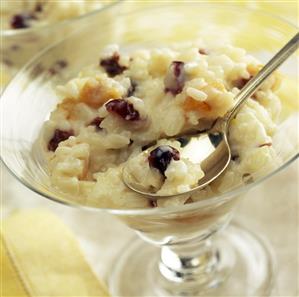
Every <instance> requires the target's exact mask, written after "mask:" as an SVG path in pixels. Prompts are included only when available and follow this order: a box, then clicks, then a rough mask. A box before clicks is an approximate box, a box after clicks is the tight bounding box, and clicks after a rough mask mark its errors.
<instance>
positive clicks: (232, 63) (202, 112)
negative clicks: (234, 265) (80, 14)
mask: <svg viewBox="0 0 299 297" xmlns="http://www.w3.org/2000/svg"><path fill="white" fill-rule="evenodd" d="M261 67H262V65H261V63H260V62H259V61H258V60H256V59H255V58H254V57H253V56H251V55H249V54H247V53H246V51H245V50H243V49H241V48H236V47H233V46H231V45H230V44H221V45H217V44H210V43H207V42H205V41H204V40H199V41H196V42H190V43H180V44H174V45H171V46H167V47H163V46H160V47H155V48H153V47H151V48H144V49H134V50H132V51H129V52H128V51H125V50H124V49H121V48H119V47H118V46H117V45H110V46H108V47H106V48H105V49H104V50H103V51H102V52H101V53H100V55H99V62H98V64H96V65H93V66H90V67H86V68H85V69H83V70H82V71H81V72H80V73H79V75H78V77H76V78H74V79H72V80H70V81H69V82H68V83H66V84H65V85H63V86H58V87H57V94H58V96H59V98H60V101H59V103H58V105H57V107H56V109H55V110H54V111H53V112H52V113H51V115H50V118H49V120H48V121H46V122H45V124H44V127H43V130H42V136H41V139H40V140H41V143H42V147H43V151H44V153H45V156H46V159H47V164H48V171H49V174H50V178H51V182H52V184H53V186H55V187H56V188H58V189H59V190H60V191H61V192H64V193H67V194H69V195H70V196H71V197H73V199H74V201H75V202H77V203H82V204H85V205H89V206H96V207H107V208H146V207H156V206H158V207H166V206H170V205H181V204H186V203H192V202H194V201H198V200H200V199H204V198H207V197H209V196H213V195H215V194H218V193H222V192H225V191H227V190H229V189H231V188H233V187H235V186H237V185H240V184H244V183H248V182H251V181H252V180H254V179H256V178H257V177H259V176H261V175H264V174H265V173H267V172H269V171H271V170H272V169H273V168H276V167H277V166H278V165H279V164H280V163H281V160H280V159H279V157H278V155H277V153H276V152H275V150H274V148H273V146H272V137H273V135H274V133H275V131H276V123H277V121H278V118H279V114H280V109H281V103H280V99H279V97H278V96H277V94H276V90H277V89H278V88H279V85H280V76H279V75H278V74H276V73H275V74H274V75H272V76H271V77H270V78H269V79H268V80H267V81H266V82H265V83H264V84H263V85H262V87H261V88H260V89H259V90H258V91H257V92H256V93H255V94H254V95H253V96H252V97H251V98H250V99H248V101H247V103H246V104H245V106H244V108H242V110H241V111H240V112H239V113H238V114H237V116H236V117H235V119H233V120H232V122H231V125H230V131H229V142H230V145H231V148H232V161H231V163H230V165H229V167H228V169H227V170H226V171H225V173H224V174H223V175H222V176H221V177H220V178H218V179H217V180H216V181H215V182H213V183H212V184H210V185H209V186H207V187H206V188H204V189H203V190H201V191H198V192H196V193H193V194H192V195H190V194H184V195H180V196H174V197H170V198H162V199H158V200H157V201H155V202H152V201H150V200H148V199H147V198H145V197H144V196H142V195H140V194H137V193H135V192H133V191H131V190H130V189H128V188H127V187H126V186H125V185H124V183H123V182H122V168H123V166H124V164H125V163H127V165H128V168H129V171H130V172H131V173H132V175H133V176H134V178H135V179H136V181H138V182H140V183H141V184H142V185H143V186H145V187H146V188H148V189H151V190H153V189H154V190H155V191H157V193H163V194H171V193H173V192H184V191H186V190H188V189H190V187H192V186H194V184H195V183H196V182H197V181H198V179H200V178H202V177H203V176H204V172H203V171H202V170H201V168H200V166H198V165H197V164H193V163H192V162H191V161H189V160H188V159H186V158H183V157H182V156H181V154H180V151H181V149H182V147H183V146H184V145H185V139H184V137H182V135H183V134H184V133H188V132H190V131H205V130H207V129H209V128H210V127H212V125H213V123H215V120H217V119H218V118H219V117H223V116H224V115H225V114H226V113H227V112H228V111H229V110H230V109H231V108H232V107H233V106H234V98H235V95H236V94H237V93H238V92H239V91H240V89H241V88H242V87H243V86H244V85H245V84H246V82H247V81H248V80H249V79H250V78H251V77H252V76H254V75H255V74H256V73H257V72H258V71H259V69H260V68H261ZM176 136H177V138H176ZM169 137H173V138H174V139H173V140H166V139H165V138H169ZM153 142H156V143H155V145H154V146H153V147H151V148H150V149H149V152H148V154H141V152H142V151H145V150H146V149H148V146H149V144H152V143H153ZM198 149H200V148H198Z"/></svg>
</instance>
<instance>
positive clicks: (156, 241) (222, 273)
mask: <svg viewBox="0 0 299 297" xmlns="http://www.w3.org/2000/svg"><path fill="white" fill-rule="evenodd" d="M236 15H238V18H236V17H235V16H236ZM98 22H99V23H98V24H99V25H100V26H102V27H104V28H105V31H104V32H101V34H94V32H93V30H90V27H89V26H86V27H84V28H82V29H81V30H80V31H78V32H76V33H75V34H73V35H72V36H70V37H69V38H67V39H64V40H63V41H62V42H60V43H58V44H56V45H54V46H53V47H51V48H49V49H48V50H46V51H44V52H43V53H41V54H40V55H39V56H37V57H36V58H35V59H34V60H32V61H31V62H30V63H29V64H27V66H26V67H25V68H23V70H22V71H21V72H19V73H18V75H17V76H16V77H15V78H14V79H13V80H12V82H11V83H10V84H9V85H8V87H7V88H6V90H5V92H4V93H3V96H2V98H1V102H0V104H1V105H0V107H1V119H2V127H3V128H2V130H1V158H2V160H3V162H4V163H5V164H6V166H7V167H8V168H9V169H10V171H11V172H12V173H13V174H14V175H15V177H16V178H17V179H19V180H20V181H21V182H22V183H23V184H25V185H26V186H27V187H29V188H30V189H32V190H33V191H35V192H37V193H39V194H40V195H42V196H44V197H46V198H49V199H51V200H54V201H57V202H60V203H63V204H67V205H71V206H75V207H82V208H83V209H86V210H88V211H97V212H99V222H100V220H101V217H100V215H101V214H100V212H101V211H107V212H109V213H111V214H112V215H114V216H115V217H117V218H118V219H120V220H121V221H123V222H124V223H125V224H126V225H127V226H129V227H130V228H132V229H133V230H135V231H136V232H137V234H138V235H139V236H140V237H141V238H142V239H143V240H144V242H143V241H140V240H138V241H136V242H133V243H132V244H130V246H128V247H126V249H125V250H124V251H122V253H121V255H120V259H119V260H118V261H117V262H116V264H115V266H114V267H113V271H111V274H110V276H109V290H110V292H111V294H112V295H115V296H198V295H199V296H200V295H205V296H260V295H269V294H270V293H271V289H272V285H273V281H274V275H275V269H274V263H273V258H272V254H271V250H270V249H269V248H268V246H267V244H266V243H265V242H264V240H262V239H261V238H259V237H258V236H256V235H254V234H252V233H251V232H250V231H248V230H246V228H243V227H240V226H239V225H237V224H234V225H231V226H228V224H229V222H230V221H231V218H232V215H233V212H234V210H235V208H236V206H237V204H238V203H239V201H240V198H241V197H242V195H241V194H242V193H244V192H245V191H248V190H250V189H251V188H252V187H254V186H255V185H257V184H259V183H260V182H262V181H263V180H265V179H267V178H269V177H270V176H272V175H273V174H275V173H277V172H278V171H280V170H281V169H283V168H285V167H286V166H288V165H289V164H290V163H291V162H292V161H294V160H295V159H296V158H297V157H298V138H297V136H296V135H294V134H293V133H294V130H295V129H293V126H291V124H292V123H293V122H292V121H289V120H287V121H284V120H285V119H287V118H288V119H293V120H294V121H296V118H295V117H294V116H293V109H294V105H296V104H295V103H292V100H291V99H290V100H289V101H288V99H286V98H285V99H283V102H282V104H283V117H282V120H281V122H282V124H281V125H280V126H279V129H283V130H281V131H283V133H278V134H279V141H278V153H279V155H280V157H281V159H282V164H281V165H279V166H277V168H275V169H274V170H272V172H269V173H268V174H264V175H262V176H260V177H259V178H258V179H256V180H255V181H254V182H251V181H250V180H249V181H247V183H246V184H245V183H244V184H242V185H235V186H234V187H233V188H232V189H230V190H229V191H227V192H226V193H223V194H221V195H220V194H219V195H217V196H213V197H210V198H207V199H202V200H200V201H198V202H194V203H190V204H185V205H181V206H169V207H165V208H151V209H107V208H106V209H100V208H95V207H89V206H88V205H83V204H80V203H79V201H77V202H76V200H74V199H72V197H71V196H68V195H66V194H62V193H61V192H59V191H58V190H57V189H55V188H54V187H53V186H51V183H50V179H49V176H48V172H47V168H46V163H45V160H44V159H43V156H42V153H41V150H40V147H39V146H38V145H37V142H36V140H37V139H38V137H39V133H40V129H41V127H42V125H43V123H44V121H45V120H46V119H48V117H49V113H50V112H51V111H52V110H54V108H55V106H56V104H57V100H58V99H57V96H56V95H55V92H54V88H53V85H57V84H58V83H59V84H61V83H64V82H66V81H68V80H69V79H70V78H72V77H74V76H75V75H76V74H77V73H78V72H79V71H80V70H81V69H82V68H83V67H84V66H86V65H89V64H93V63H98V53H99V52H100V50H101V49H102V48H104V47H105V46H106V45H107V44H113V43H117V44H119V45H120V46H121V47H124V48H126V49H127V50H130V48H134V47H136V46H140V45H141V46H143V47H146V46H151V45H153V44H167V43H170V42H174V41H188V40H193V39H196V38H198V37H199V36H201V35H202V34H205V35H206V36H209V37H210V38H224V39H227V38H229V39H230V40H231V43H232V44H234V45H237V46H240V47H243V48H245V49H246V50H247V51H248V52H250V53H252V54H253V55H254V56H258V57H259V59H260V60H261V61H262V62H265V61H267V60H268V57H270V56H272V55H273V53H275V51H276V50H277V49H279V48H280V47H281V46H282V45H283V44H284V43H285V42H286V41H287V40H288V39H290V37H292V36H293V35H294V34H295V33H296V31H297V29H296V28H295V27H294V26H292V25H290V24H288V23H286V22H285V21H282V20H280V19H278V18H275V17H273V16H270V15H267V14H263V13H260V12H257V11H250V10H243V9H239V8H233V7H229V6H218V5H204V4H203V5H200V4H190V3H189V4H188V3H185V4H180V5H173V6H171V7H166V6H162V7H156V8H152V9H151V10H148V9H139V10H136V11H132V12H130V13H123V14H122V15H118V17H117V19H114V20H113V21H109V20H107V19H105V18H103V19H101V20H98ZM121 24H126V26H121ZM111 30H113V31H114V32H117V34H110V33H109V32H111ZM252 30H256V31H255V34H254V36H251V35H250V32H251V31H252ZM219 36H220V37H219ZM264 46H266V47H264ZM57 61H66V65H67V66H66V67H63V68H60V69H59V71H53V69H55V65H57ZM281 72H282V73H284V74H286V75H287V77H292V76H294V74H296V58H293V59H292V58H291V62H290V63H288V64H287V65H285V66H284V67H282V68H281ZM285 79H287V78H285ZM288 79H289V78H288ZM287 98H288V97H287ZM293 99H294V102H296V100H297V98H293ZM279 144H280V146H279ZM281 144H283V145H281ZM225 227H227V228H225ZM95 228H97V226H95ZM116 236H117V235H116Z"/></svg>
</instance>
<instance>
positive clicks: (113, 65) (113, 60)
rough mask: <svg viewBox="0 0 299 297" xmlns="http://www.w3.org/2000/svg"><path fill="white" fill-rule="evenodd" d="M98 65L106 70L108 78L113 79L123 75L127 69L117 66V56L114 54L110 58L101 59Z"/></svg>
mask: <svg viewBox="0 0 299 297" xmlns="http://www.w3.org/2000/svg"><path fill="white" fill-rule="evenodd" d="M100 65H101V66H102V67H103V68H104V69H105V70H106V72H107V73H108V75H109V76H111V77H114V76H116V75H118V74H121V73H123V72H124V71H125V70H126V69H127V67H126V66H122V65H120V64H119V54H118V53H114V54H113V55H112V56H111V57H109V58H106V59H102V60H101V61H100Z"/></svg>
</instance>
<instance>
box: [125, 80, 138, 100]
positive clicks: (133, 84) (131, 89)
mask: <svg viewBox="0 0 299 297" xmlns="http://www.w3.org/2000/svg"><path fill="white" fill-rule="evenodd" d="M136 87H137V84H136V82H134V81H133V80H131V85H130V87H129V88H128V92H127V97H131V96H133V95H134V93H135V90H136Z"/></svg>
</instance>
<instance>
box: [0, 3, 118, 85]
mask: <svg viewBox="0 0 299 297" xmlns="http://www.w3.org/2000/svg"><path fill="white" fill-rule="evenodd" d="M120 1H121V0H120ZM120 1H119V0H118V1H110V2H108V3H106V4H105V3H103V5H102V7H101V8H98V9H96V10H93V11H90V12H88V13H85V14H82V15H79V16H76V17H72V18H69V19H65V20H61V21H57V22H52V23H49V24H47V23H43V24H42V25H38V26H33V27H28V28H17V29H13V28H9V29H8V28H6V27H5V24H4V22H5V21H6V20H4V19H3V20H2V22H1V31H0V38H1V44H0V54H1V55H0V56H1V68H2V79H1V85H5V84H6V83H7V82H8V81H9V79H10V78H11V77H12V76H13V75H14V74H15V73H16V71H17V70H18V69H20V68H21V67H22V66H23V65H24V64H25V63H26V62H27V61H28V60H30V59H31V58H32V56H33V55H34V54H36V53H37V52H38V51H40V50H42V49H43V48H45V47H47V46H48V45H50V44H53V43H55V42H57V41H60V40H62V39H63V38H65V37H66V35H68V34H71V33H72V32H74V31H75V30H77V29H78V28H79V27H80V28H81V27H84V26H85V25H86V24H87V23H89V24H91V23H92V22H94V27H96V26H97V25H96V22H97V20H98V19H99V17H101V18H105V17H110V16H111V15H109V10H110V9H109V8H112V7H113V6H115V5H117V4H118V3H119V2H120ZM2 5H4V4H2ZM1 9H4V8H2V7H1ZM16 13H17V12H16ZM112 16H113V15H112ZM25 17H26V14H25V15H24V18H25ZM111 34H112V32H111ZM60 66H62V67H63V64H62V65H60ZM60 66H59V65H58V68H59V67H60Z"/></svg>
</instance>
